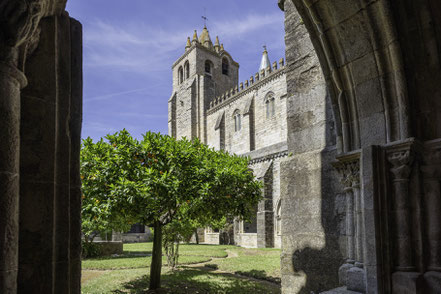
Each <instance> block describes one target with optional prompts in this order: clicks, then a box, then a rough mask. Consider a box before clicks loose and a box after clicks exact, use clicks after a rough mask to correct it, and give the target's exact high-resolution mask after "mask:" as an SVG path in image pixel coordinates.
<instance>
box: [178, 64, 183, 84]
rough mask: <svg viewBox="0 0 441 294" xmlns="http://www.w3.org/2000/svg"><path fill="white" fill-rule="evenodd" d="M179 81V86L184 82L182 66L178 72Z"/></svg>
mask: <svg viewBox="0 0 441 294" xmlns="http://www.w3.org/2000/svg"><path fill="white" fill-rule="evenodd" d="M178 80H179V84H182V82H183V81H184V70H183V69H182V66H180V67H179V70H178Z"/></svg>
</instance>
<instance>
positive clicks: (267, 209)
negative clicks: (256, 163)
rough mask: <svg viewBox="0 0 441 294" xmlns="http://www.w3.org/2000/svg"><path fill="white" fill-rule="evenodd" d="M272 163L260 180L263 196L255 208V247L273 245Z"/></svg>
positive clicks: (269, 246) (270, 246)
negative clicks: (256, 208)
mask: <svg viewBox="0 0 441 294" xmlns="http://www.w3.org/2000/svg"><path fill="white" fill-rule="evenodd" d="M272 170H273V165H272V164H269V166H268V167H267V170H266V172H265V174H264V176H263V177H262V178H260V180H261V181H262V183H263V191H262V193H263V197H264V199H263V200H262V201H260V203H259V205H258V210H257V247H258V248H272V247H274V209H273V172H272Z"/></svg>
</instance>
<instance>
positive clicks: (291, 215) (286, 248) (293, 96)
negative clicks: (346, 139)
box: [281, 1, 344, 293]
mask: <svg viewBox="0 0 441 294" xmlns="http://www.w3.org/2000/svg"><path fill="white" fill-rule="evenodd" d="M284 8H285V14H286V20H285V26H286V37H285V43H286V63H287V72H286V75H287V78H286V79H287V87H288V98H287V120H288V151H289V152H290V156H289V157H288V158H286V159H285V160H284V161H283V162H282V163H281V199H282V261H281V267H282V268H281V270H282V290H283V293H309V292H311V291H315V292H320V291H324V290H326V289H329V288H332V287H336V286H338V275H337V273H338V269H339V266H340V265H341V263H342V261H343V254H344V248H341V247H340V244H344V236H343V235H342V232H341V227H342V226H343V227H344V202H343V201H341V197H339V194H338V193H337V192H338V191H339V186H338V180H337V175H336V171H335V170H334V169H333V167H332V166H331V164H330V163H331V162H332V161H333V160H334V157H335V155H336V148H335V136H334V135H333V131H332V129H333V117H332V111H331V106H330V103H329V102H330V101H329V97H328V96H327V89H326V83H325V80H324V77H323V74H322V71H321V67H320V64H319V60H318V58H317V55H316V54H315V51H314V48H313V45H312V43H311V40H310V39H309V34H308V32H307V31H306V28H305V26H304V25H303V23H302V20H301V18H300V17H299V15H298V14H297V11H296V10H295V8H294V6H293V4H292V3H291V1H286V2H285V7H284ZM342 247H343V246H342Z"/></svg>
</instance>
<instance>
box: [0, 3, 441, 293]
mask: <svg viewBox="0 0 441 294" xmlns="http://www.w3.org/2000/svg"><path fill="white" fill-rule="evenodd" d="M65 4H66V1H65V0H30V1H16V0H5V1H3V2H2V4H0V20H3V21H2V22H1V23H2V26H1V27H0V30H1V34H0V40H1V42H0V72H1V75H0V85H1V86H0V97H1V99H2V102H1V104H0V118H1V119H0V130H2V132H1V134H0V136H1V137H0V236H8V238H1V239H0V276H1V278H0V292H1V293H17V292H20V291H21V292H26V291H28V292H29V289H31V291H32V292H33V293H52V292H59V293H80V274H81V272H80V271H81V268H80V253H81V245H80V213H79V212H80V204H81V190H80V186H81V183H80V177H79V156H78V154H79V146H80V145H79V143H80V131H81V99H82V98H81V92H82V77H81V25H80V24H79V23H78V22H77V21H75V20H74V19H72V18H70V17H69V16H68V15H67V14H66V13H65ZM279 5H280V6H281V7H282V8H284V9H285V13H286V33H287V37H286V44H287V66H288V69H289V73H288V75H287V83H288V92H289V93H288V99H289V102H290V103H291V104H290V105H292V106H293V107H291V106H290V109H289V115H288V117H289V118H288V120H289V127H288V137H289V139H288V145H289V150H290V152H292V154H293V156H292V157H291V158H290V160H288V161H287V162H285V163H283V171H282V172H283V173H284V176H285V177H286V179H287V181H286V183H287V184H286V186H285V187H283V189H284V192H283V193H284V194H283V198H282V202H283V207H284V209H283V211H282V221H283V222H284V224H283V225H282V235H284V238H285V240H284V244H286V245H287V246H285V247H284V253H283V255H282V267H283V277H282V288H283V293H310V291H316V292H318V291H322V290H326V289H329V287H334V286H335V287H336V286H338V285H339V283H344V284H347V283H349V282H350V281H352V280H351V279H352V278H351V277H352V276H354V277H356V279H357V278H361V282H362V283H361V284H360V285H361V286H357V285H351V287H352V286H353V287H361V290H360V291H364V292H369V293H403V291H406V292H407V293H417V291H422V292H424V293H436V291H438V290H439V288H436V285H437V283H438V285H439V283H440V281H441V274H440V270H439V268H440V267H441V260H440V259H441V255H440V253H439V251H438V248H439V244H441V240H440V239H441V236H440V233H439V231H437V230H436V228H438V227H439V226H440V224H441V220H440V216H441V213H440V211H441V208H440V203H441V201H440V188H439V182H440V177H439V174H440V173H441V172H440V166H441V156H439V154H441V146H440V137H441V105H440V101H441V99H440V97H441V70H440V67H441V66H440V48H441V44H440V43H441V29H440V27H441V25H440V21H441V2H439V1H437V0H359V1H341V0H284V1H283V0H279ZM293 5H294V6H293ZM293 7H295V8H296V9H295V10H291V8H293ZM297 11H298V15H297ZM5 20H8V21H5ZM309 36H310V38H311V40H310V41H308V39H309ZM299 42H303V43H302V46H298V47H297V46H296V45H295V44H297V43H299ZM313 52H316V53H314V54H312V53H313ZM315 54H316V55H317V57H316V55H315ZM301 57H302V58H303V59H302V58H301ZM299 65H300V66H299ZM42 73H44V74H42ZM322 73H323V74H322ZM311 78H312V79H311ZM26 85H28V86H27V87H26ZM63 98H64V99H63ZM314 98H318V99H317V100H316V101H317V102H318V104H315V106H314V105H311V104H301V103H299V102H302V101H305V100H306V99H310V100H313V102H314ZM54 105H55V106H54ZM304 105H308V106H307V107H306V108H304V109H302V107H303V106H304ZM314 107H315V108H314ZM317 115H318V116H317ZM306 138H309V140H306ZM310 138H318V139H316V140H311V139H310ZM320 138H322V140H320ZM331 163H333V164H331ZM297 167H302V168H300V169H299V168H297ZM339 175H340V176H339ZM311 179H316V180H318V182H316V186H314V187H312V188H314V189H315V190H313V189H310V190H308V189H304V188H302V186H301V185H299V182H298V181H301V180H305V181H304V182H308V180H311ZM338 179H341V180H342V184H338V183H337V181H338ZM345 185H346V186H345ZM343 186H345V187H343ZM343 188H346V189H345V190H344V191H346V192H345V193H342V191H343ZM302 189H303V190H302ZM302 192H304V193H303V196H302V195H301V194H302ZM314 193H315V194H314ZM66 195H68V196H66ZM325 196H326V197H325ZM327 196H329V197H327ZM348 199H354V200H356V201H355V203H353V204H355V206H356V207H359V206H357V205H360V204H363V205H362V207H363V208H362V209H361V208H360V207H359V208H357V209H356V210H355V212H356V214H352V216H351V214H350V213H349V214H348V213H347V211H346V216H344V214H345V212H344V210H347V205H348V203H347V202H346V200H348ZM357 199H358V200H357ZM19 200H20V201H19ZM357 201H358V202H357ZM357 203H358V204H357ZM300 208H301V209H302V210H303V212H302V213H303V214H298V213H297V212H299V209H300ZM342 211H343V212H342ZM299 216H302V218H299ZM349 218H353V219H352V223H353V224H354V225H355V227H356V228H355V233H354V235H350V234H347V232H344V231H343V232H342V231H340V229H339V226H338V224H339V219H349ZM407 220H410V221H409V222H411V224H412V225H411V226H410V225H409V222H406V221H407ZM285 222H286V224H288V226H287V225H285ZM292 224H295V225H299V226H295V227H294V228H293V229H292V230H291V228H292V227H293V225H292ZM302 225H303V226H302ZM357 226H361V227H360V228H358V227H357ZM285 228H288V229H286V230H287V231H284V230H285ZM357 228H358V229H357ZM344 229H346V228H344ZM360 229H363V230H362V231H363V234H364V235H361V236H359V235H357V232H358V233H359V232H360ZM301 230H303V231H301ZM300 235H303V236H306V237H305V238H297V237H298V236H300ZM342 235H344V237H342ZM296 238H297V239H296ZM342 238H343V239H342ZM360 238H361V239H362V240H364V241H362V244H361V243H360V242H358V243H357V240H359V239H360ZM48 240H50V241H48ZM342 240H344V241H345V242H340V241H342ZM352 240H353V241H354V242H353V243H351V242H352ZM340 243H346V244H347V246H343V247H346V248H345V249H344V250H342V249H341V248H340V245H339V244H340ZM354 243H355V245H354ZM351 244H352V245H351ZM347 248H352V249H353V250H354V252H351V254H354V256H355V257H358V258H362V260H359V261H362V262H360V263H362V267H359V266H357V267H354V266H351V264H349V263H347V264H343V265H342V264H341V263H342V262H345V259H346V258H345V256H344V255H345V254H346V253H347V252H344V251H348V250H347ZM360 248H361V251H360ZM360 254H361V255H362V257H361V255H360ZM346 257H347V256H346ZM346 261H347V262H350V261H348V260H346ZM345 265H348V266H349V267H350V268H345V267H343V266H345ZM347 269H348V270H347ZM346 270H347V271H346ZM339 271H341V272H344V273H345V275H341V276H339ZM339 279H340V281H339ZM356 279H355V280H356ZM357 281H358V280H357ZM434 285H435V286H434ZM412 287H413V288H412Z"/></svg>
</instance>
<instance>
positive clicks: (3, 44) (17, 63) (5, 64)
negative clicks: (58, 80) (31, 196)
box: [0, 0, 41, 293]
mask: <svg viewBox="0 0 441 294" xmlns="http://www.w3.org/2000/svg"><path fill="white" fill-rule="evenodd" d="M40 17H41V7H40V5H39V4H38V3H35V2H30V3H28V2H25V1H10V0H9V1H8V0H3V1H2V2H1V4H0V20H2V22H1V23H2V25H1V26H0V293H16V291H17V276H18V244H19V215H18V213H19V190H20V188H19V186H20V176H19V175H20V167H19V164H20V100H21V93H20V91H21V89H22V88H23V87H25V86H26V84H27V79H26V77H25V75H24V74H23V72H22V70H23V63H24V60H25V59H26V50H27V45H28V42H29V40H30V39H31V38H32V36H33V35H34V32H35V31H36V28H37V25H38V22H39V19H40ZM6 20H7V21H6Z"/></svg>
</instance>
